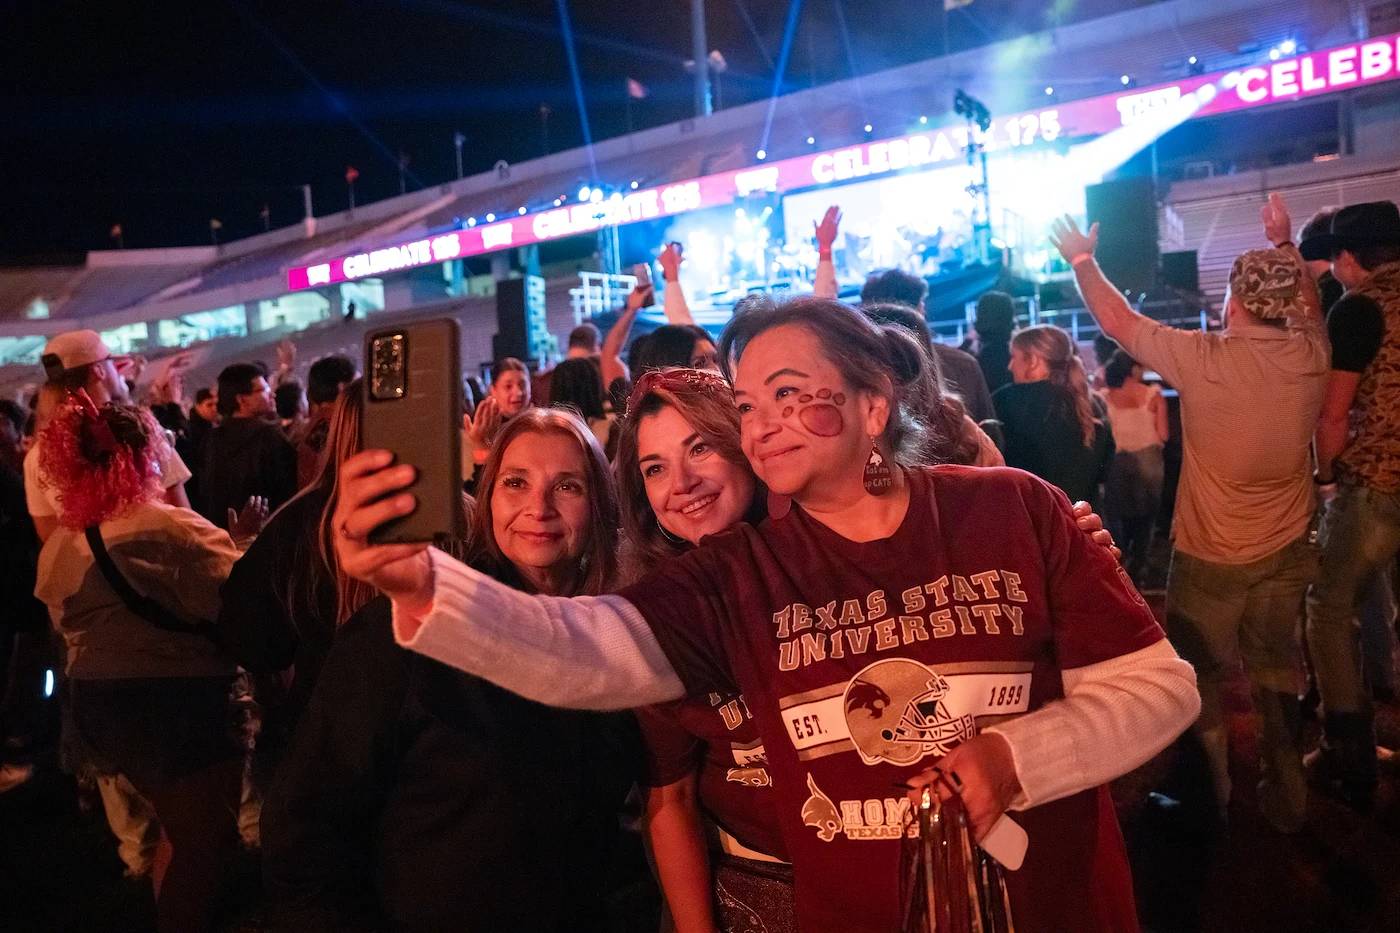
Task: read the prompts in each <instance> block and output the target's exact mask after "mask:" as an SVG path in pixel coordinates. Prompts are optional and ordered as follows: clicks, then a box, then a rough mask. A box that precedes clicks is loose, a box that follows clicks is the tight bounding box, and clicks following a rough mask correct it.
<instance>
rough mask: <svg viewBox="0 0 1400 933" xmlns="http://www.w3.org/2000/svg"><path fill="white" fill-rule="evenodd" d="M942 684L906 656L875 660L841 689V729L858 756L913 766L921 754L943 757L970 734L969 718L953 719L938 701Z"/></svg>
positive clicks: (941, 700)
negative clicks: (848, 735) (843, 720)
mask: <svg viewBox="0 0 1400 933" xmlns="http://www.w3.org/2000/svg"><path fill="white" fill-rule="evenodd" d="M947 693H948V681H946V680H944V679H943V677H942V676H940V675H939V674H938V673H937V672H936V671H933V670H930V669H929V668H927V667H925V666H924V665H922V664H920V663H919V662H918V661H911V660H909V659H908V658H888V659H886V660H884V661H876V662H875V663H874V664H871V665H870V666H869V667H867V668H865V669H864V670H863V671H861V672H860V673H859V674H857V675H856V676H855V677H853V678H852V679H851V682H850V683H849V684H847V685H846V693H845V696H844V697H843V706H844V708H845V710H846V726H847V728H848V729H849V730H850V733H851V741H852V742H853V743H854V744H855V747H856V751H858V752H859V753H860V758H861V760H862V761H864V762H865V763H866V764H868V765H874V764H879V763H880V762H882V761H886V762H889V763H890V764H894V765H908V764H913V763H914V762H916V761H918V760H919V759H920V758H923V757H924V756H926V755H940V756H941V755H946V754H947V753H948V752H949V751H950V750H951V749H952V748H953V747H954V746H956V745H958V744H959V743H961V742H963V741H964V740H965V739H969V738H971V737H972V736H973V735H975V734H976V725H975V724H974V723H973V720H972V717H971V716H970V715H966V714H964V715H962V716H954V715H952V714H951V713H950V712H948V706H947V704H946V703H945V702H944V698H945V697H946V696H947Z"/></svg>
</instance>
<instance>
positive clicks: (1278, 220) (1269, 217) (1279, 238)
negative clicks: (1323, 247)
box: [1259, 191, 1324, 328]
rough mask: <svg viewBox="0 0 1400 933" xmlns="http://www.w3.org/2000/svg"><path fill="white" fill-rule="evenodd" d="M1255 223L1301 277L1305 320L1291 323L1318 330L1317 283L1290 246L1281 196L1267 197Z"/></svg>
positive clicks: (1321, 315)
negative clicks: (1258, 222)
mask: <svg viewBox="0 0 1400 933" xmlns="http://www.w3.org/2000/svg"><path fill="white" fill-rule="evenodd" d="M1259 219H1260V220H1261V221H1263V223H1264V236H1266V237H1267V238H1268V240H1269V242H1270V243H1271V244H1273V246H1274V248H1275V249H1279V250H1282V251H1283V252H1284V253H1286V254H1288V258H1289V259H1291V260H1293V263H1294V265H1296V266H1297V267H1298V269H1299V271H1300V272H1301V273H1302V275H1301V276H1300V277H1299V282H1300V283H1301V285H1302V290H1303V306H1304V308H1305V311H1304V314H1305V318H1304V319H1303V320H1302V321H1295V322H1294V323H1295V324H1302V325H1306V326H1310V327H1316V328H1320V327H1322V324H1323V318H1324V311H1323V307H1322V293H1321V292H1319V291H1318V290H1317V281H1316V280H1315V279H1314V278H1313V276H1312V272H1311V271H1310V270H1309V269H1308V263H1307V260H1305V259H1303V254H1302V253H1301V252H1300V251H1299V250H1298V247H1297V246H1296V245H1295V244H1294V242H1293V233H1292V230H1293V225H1292V221H1291V220H1290V218H1289V216H1288V205H1287V204H1285V203H1284V200H1283V195H1281V194H1279V193H1278V192H1277V191H1275V192H1273V193H1272V194H1270V195H1269V199H1268V201H1266V202H1265V204H1264V206H1263V207H1261V208H1260V209H1259Z"/></svg>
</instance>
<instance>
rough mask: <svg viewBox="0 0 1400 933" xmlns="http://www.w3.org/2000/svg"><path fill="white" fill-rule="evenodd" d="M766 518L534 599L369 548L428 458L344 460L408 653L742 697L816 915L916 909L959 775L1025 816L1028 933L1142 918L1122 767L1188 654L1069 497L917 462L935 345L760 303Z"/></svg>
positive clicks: (756, 430) (475, 668) (985, 818)
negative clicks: (907, 866) (933, 796)
mask: <svg viewBox="0 0 1400 933" xmlns="http://www.w3.org/2000/svg"><path fill="white" fill-rule="evenodd" d="M719 350H720V356H721V359H723V360H725V361H728V363H729V367H730V371H731V372H732V373H733V375H734V390H735V400H736V410H737V412H738V414H739V418H740V431H741V447H742V450H743V452H744V455H745V457H746V459H747V460H748V461H749V464H750V466H751V467H752V468H753V470H754V473H755V475H756V477H757V478H758V479H759V480H760V481H762V483H763V484H764V485H765V486H766V487H767V489H768V492H769V496H768V507H769V517H768V518H767V519H766V520H764V521H763V522H761V523H760V524H759V525H758V526H757V527H752V526H748V525H740V526H738V527H737V528H735V529H732V530H730V531H728V532H726V533H724V534H721V535H717V536H712V537H711V538H707V539H706V540H704V541H703V542H702V543H701V545H700V546H699V547H697V548H695V549H693V550H691V551H689V552H687V553H685V554H683V555H681V556H679V557H677V558H675V559H673V560H670V561H667V562H665V563H663V564H661V565H659V566H657V567H655V568H654V569H652V571H651V572H650V574H649V575H648V576H647V577H646V578H645V579H643V580H642V581H640V582H638V583H636V584H633V585H632V586H629V587H627V588H626V589H624V590H623V591H622V592H621V593H620V594H618V595H616V596H603V597H599V598H596V599H591V600H579V599H562V600H561V599H549V598H545V597H538V596H526V595H522V594H519V593H517V592H514V591H511V590H509V589H508V588H506V587H502V586H499V585H497V584H495V583H494V582H493V581H491V580H490V579H489V578H486V577H484V576H483V575H480V574H475V573H473V572H472V571H470V570H469V569H467V568H466V567H464V566H463V565H461V564H459V563H457V562H455V561H453V560H452V559H450V558H449V557H447V556H446V555H444V554H442V553H441V552H438V551H431V550H429V549H426V548H424V547H422V546H415V545H396V546H384V547H377V546H369V545H368V544H367V542H366V535H367V534H368V532H369V531H370V530H371V529H372V528H374V527H375V526H376V525H378V524H379V523H381V522H383V521H385V520H386V519H388V518H390V517H393V516H395V515H401V514H404V513H405V512H407V511H411V510H412V509H413V508H414V502H413V500H412V497H411V496H405V495H404V494H402V493H401V492H400V490H402V488H403V487H404V485H405V484H406V483H407V482H408V481H409V479H410V477H411V473H412V471H411V468H402V467H400V468H393V469H385V467H387V466H388V463H389V462H390V459H391V456H390V455H389V454H388V453H387V452H367V453H366V454H363V455H361V456H360V457H358V458H356V459H355V460H353V461H351V462H348V463H347V464H346V466H345V467H344V469H343V475H344V477H345V482H346V493H345V495H344V496H343V497H342V500H341V503H342V508H341V509H340V511H339V516H338V519H337V522H338V523H337V528H338V529H339V533H340V543H339V547H340V548H341V554H342V556H341V560H342V565H343V566H345V567H346V568H347V570H348V571H349V572H351V573H355V574H360V575H362V576H363V578H364V579H366V580H368V581H370V582H372V583H373V584H374V585H376V586H378V587H379V588H380V589H382V590H384V591H385V592H386V593H388V594H389V595H390V596H391V597H392V599H393V601H394V613H395V634H396V636H397V637H398V638H399V640H400V641H401V642H402V643H403V644H405V645H407V646H408V647H410V648H412V649H414V650H416V651H420V652H423V653H425V654H428V655H429V656H432V657H436V658H438V659H440V660H443V661H444V662H446V663H448V664H451V665H453V666H456V667H459V668H462V669H464V670H468V671H471V672H475V673H478V674H480V675H481V676H486V677H488V678H490V679H492V680H494V681H496V682H498V683H500V684H501V685H502V686H505V687H507V688H509V689H511V690H515V691H518V692H521V693H523V694H525V695H527V696H530V697H532V698H534V699H537V700H540V701H541V702H546V703H551V704H556V705H564V706H574V707H582V708H618V707H628V706H642V705H648V704H655V703H660V702H668V701H672V700H676V699H679V698H682V697H692V698H704V697H706V696H707V695H708V694H709V693H711V692H715V693H721V694H725V693H732V692H742V694H743V696H744V697H745V700H746V702H747V708H748V711H749V712H750V713H751V714H752V716H753V721H754V723H755V724H756V725H757V727H758V730H759V735H760V737H761V738H762V740H763V745H764V749H765V757H766V768H767V770H768V772H769V774H770V775H771V777H772V781H773V791H774V795H775V802H774V806H773V812H774V813H775V816H776V819H777V821H778V824H779V828H780V830H781V832H782V836H783V841H784V844H785V846H786V849H787V854H788V855H789V857H790V858H791V860H792V863H793V868H794V872H795V875H796V885H797V898H796V901H797V908H796V910H797V919H798V924H799V926H800V927H801V928H803V929H807V930H829V929H842V930H854V931H871V933H874V931H889V930H893V929H896V928H897V927H898V926H899V922H900V911H901V907H902V905H901V899H900V878H899V877H898V876H899V871H898V869H899V864H900V858H901V839H902V838H903V836H904V834H905V832H906V829H907V825H908V820H909V815H910V811H909V804H908V802H907V800H906V798H904V797H902V796H901V793H902V792H901V791H897V790H895V789H894V786H895V785H903V784H908V783H913V785H914V786H916V787H921V786H922V785H924V784H928V783H931V782H933V778H934V775H933V773H932V772H931V771H929V770H928V769H929V768H930V767H931V766H934V765H936V766H937V767H938V768H940V769H941V772H942V774H943V775H945V778H944V779H943V780H940V781H938V782H937V783H936V789H937V792H938V793H939V794H940V795H943V794H947V793H950V791H949V790H948V789H947V788H948V787H949V786H953V787H956V788H957V789H958V791H959V792H960V796H961V797H962V801H963V804H964V806H965V807H966V809H967V812H968V815H969V818H970V820H971V823H972V825H973V828H974V831H975V833H976V835H977V837H978V838H979V839H980V838H982V837H983V836H984V835H985V834H986V833H987V832H988V831H989V830H990V829H991V827H992V826H993V824H994V823H996V822H997V821H998V819H999V818H1000V817H1001V816H1002V815H1003V813H1004V812H1005V811H1007V810H1012V811H1014V812H1015V818H1016V821H1017V822H1019V823H1020V824H1021V825H1022V826H1023V827H1024V828H1025V830H1026V832H1027V833H1028V834H1029V848H1028V851H1027V853H1026V857H1025V862H1024V864H1023V865H1022V867H1021V869H1020V870H1019V871H1016V872H1012V873H1010V874H1009V875H1008V877H1007V884H1008V887H1009V889H1010V896H1011V905H1012V912H1013V915H1014V916H1015V919H1016V924H1017V927H1018V928H1019V929H1023V930H1064V929H1075V930H1105V931H1106V930H1125V929H1134V928H1135V927H1136V916H1135V910H1134V906H1133V901H1132V892H1131V880H1130V877H1129V873H1128V867H1127V861H1126V857H1125V854H1124V851H1123V844H1122V838H1121V835H1120V834H1119V832H1118V827H1117V823H1116V820H1115V818H1114V815H1113V809H1112V805H1111V801H1110V800H1109V797H1108V793H1107V789H1106V786H1105V784H1106V782H1107V781H1108V780H1110V779H1112V778H1113V777H1116V776H1118V775H1120V774H1122V773H1124V772H1126V771H1128V770H1131V769H1132V768H1134V767H1136V766H1138V765H1139V764H1141V763H1142V762H1143V761H1145V760H1146V759H1147V758H1148V757H1150V756H1151V755H1153V754H1155V753H1156V752H1158V751H1160V750H1161V749H1162V748H1163V747H1165V746H1166V745H1167V744H1168V743H1169V742H1170V741H1171V740H1172V739H1173V738H1175V736H1176V735H1177V734H1179V733H1180V732H1181V730H1182V729H1184V728H1185V727H1186V725H1187V724H1188V723H1189V722H1191V720H1192V719H1194V717H1195V715H1196V713H1197V711H1198V708H1199V697H1198V696H1197V694H1196V691H1195V684H1194V674H1193V672H1192V671H1191V669H1190V667H1189V666H1188V665H1186V664H1185V663H1184V662H1182V661H1181V660H1180V659H1179V658H1178V657H1177V656H1176V653H1175V651H1173V650H1172V648H1171V646H1170V645H1169V644H1167V643H1166V641H1165V640H1164V639H1163V636H1162V632H1161V630H1160V628H1159V627H1158V626H1157V624H1156V622H1155V621H1154V620H1153V618H1152V616H1151V613H1150V612H1149V611H1148V610H1147V607H1146V605H1145V604H1144V603H1143V601H1142V599H1141V597H1140V596H1139V595H1138V594H1137V592H1136V590H1134V589H1133V588H1132V587H1131V584H1129V583H1128V582H1127V581H1126V579H1125V577H1124V575H1123V574H1122V572H1121V570H1120V568H1118V566H1117V565H1116V563H1115V562H1114V561H1113V560H1112V558H1111V556H1110V555H1108V554H1106V553H1105V552H1104V550H1103V549H1101V548H1099V547H1097V546H1095V545H1093V544H1092V543H1090V542H1089V541H1088V539H1087V538H1086V537H1085V536H1084V535H1083V534H1081V533H1080V532H1079V531H1078V530H1077V529H1076V528H1075V525H1074V518H1073V515H1072V514H1071V511H1070V506H1069V502H1068V501H1067V500H1066V499H1065V498H1064V496H1063V495H1062V494H1060V493H1058V492H1056V491H1055V490H1054V489H1053V488H1051V487H1049V486H1048V485H1047V484H1045V483H1043V482H1041V481H1039V480H1037V479H1035V478H1033V477H1031V476H1029V475H1028V474H1024V473H1021V472H1019V471H1014V470H1007V469H974V468H963V467H956V466H939V467H931V468H927V467H919V466H917V465H915V464H916V462H917V461H916V457H915V454H914V453H913V452H915V451H917V450H918V449H919V447H920V446H921V441H920V437H919V434H920V426H919V425H918V424H917V422H916V421H914V420H913V419H911V417H910V415H909V409H908V406H907V393H908V392H909V389H910V387H911V386H913V385H916V384H917V381H918V378H919V368H920V363H921V360H922V357H921V355H920V353H919V351H918V349H917V346H916V345H914V344H913V343H912V342H911V341H910V340H909V338H907V337H904V336H902V335H899V334H894V333H891V332H887V331H881V330H879V329H878V328H876V327H875V326H874V325H872V324H870V323H869V322H868V321H866V320H865V319H863V318H862V317H861V316H860V315H858V314H857V313H856V312H854V311H853V310H852V309H850V308H848V307H846V306H845V305H842V304H840V303H837V302H834V301H830V300H824V299H803V300H798V301H794V302H791V303H789V304H786V305H783V306H778V307H774V306H767V307H754V308H750V309H748V310H746V311H745V312H744V313H742V314H740V315H738V316H736V317H735V319H734V320H733V321H732V322H731V323H730V325H729V327H728V328H727V329H726V332H725V334H724V336H723V338H722V339H721V343H720V347H719Z"/></svg>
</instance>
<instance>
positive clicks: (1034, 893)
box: [623, 467, 1163, 933]
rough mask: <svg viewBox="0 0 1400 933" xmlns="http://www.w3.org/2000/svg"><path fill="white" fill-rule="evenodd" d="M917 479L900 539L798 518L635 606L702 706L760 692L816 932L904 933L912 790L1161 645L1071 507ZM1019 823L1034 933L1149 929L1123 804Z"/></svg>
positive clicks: (1017, 483) (1142, 608)
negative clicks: (972, 746) (1134, 877)
mask: <svg viewBox="0 0 1400 933" xmlns="http://www.w3.org/2000/svg"><path fill="white" fill-rule="evenodd" d="M907 475H908V478H909V482H910V488H911V500H910V505H909V511H908V514H907V515H906V516H905V519H904V521H903V523H902V524H901V525H900V527H899V528H898V530H896V531H895V533H894V534H893V535H892V536H891V537H890V538H887V539H884V540H880V541H872V542H866V543H856V542H852V541H848V540H846V539H844V538H842V537H840V536H838V535H836V534H835V533H833V532H832V531H830V530H829V529H827V528H826V527H825V526H823V525H821V524H820V523H819V522H817V521H815V520H813V519H812V518H811V517H810V516H808V515H807V514H805V513H804V512H803V511H802V509H800V508H793V510H792V511H791V512H790V513H789V514H788V515H787V516H786V517H784V518H782V519H778V520H773V519H769V520H768V521H765V522H764V523H763V524H762V525H760V526H759V527H757V528H751V527H748V526H742V527H741V528H739V529H737V530H735V531H733V532H730V533H727V534H724V535H720V536H717V537H713V538H709V539H706V541H705V542H703V543H702V545H701V547H699V548H697V549H696V550H694V551H692V552H690V553H688V554H685V555H683V556H681V557H680V558H678V559H676V560H674V561H670V562H668V563H667V564H666V565H665V566H663V567H661V568H659V569H658V570H657V571H656V572H655V573H654V574H653V575H651V576H650V577H648V578H647V579H646V580H643V581H642V582H640V583H638V584H637V585H635V586H633V587H631V588H629V589H628V590H626V591H625V592H624V593H623V595H624V596H625V597H626V598H627V599H628V600H630V601H631V602H633V603H634V604H635V605H636V606H637V607H638V609H639V610H640V611H641V612H642V615H643V616H644V617H645V618H646V619H647V621H648V623H649V624H650V625H651V627H652V628H653V630H654V631H655V633H656V636H657V638H658V640H659V641H660V643H661V645H662V647H663V648H664V649H665V651H666V653H667V656H668V657H669V659H670V661H671V663H672V665H673V666H674V667H675V668H676V671H677V673H678V674H679V675H680V676H681V678H682V680H683V681H684V682H685V684H686V687H687V690H688V691H689V693H690V695H691V696H692V697H694V698H701V697H705V696H708V695H709V694H710V693H712V692H715V693H720V694H722V695H727V694H732V693H735V692H742V694H743V695H744V697H745V698H746V700H747V707H748V711H749V712H751V713H752V715H753V719H754V722H755V723H756V724H757V726H758V729H759V733H760V735H761V738H762V741H763V747H764V749H765V753H766V758H767V766H768V770H769V772H770V774H771V777H772V781H773V794H774V804H775V806H776V808H777V818H778V822H779V827H780V829H781V832H782V835H783V838H784V840H785V842H786V849H787V854H788V856H789V857H790V858H791V860H792V863H793V867H794V871H795V876H796V897H797V904H798V921H799V924H800V926H801V928H802V929H803V930H804V931H805V933H818V931H871V933H892V931H895V930H898V928H899V917H900V910H901V907H902V904H901V895H900V890H899V888H900V883H899V865H900V857H901V849H902V848H903V846H904V838H903V837H904V836H905V834H906V832H907V827H908V825H909V819H908V817H909V804H908V802H907V800H906V799H905V796H904V793H903V791H901V790H900V789H899V788H898V786H897V785H899V784H901V783H903V782H905V781H906V780H908V778H909V777H911V776H912V775H914V774H916V773H918V772H920V771H922V770H924V769H925V768H927V767H929V766H930V765H932V764H934V763H935V762H936V761H937V760H938V759H939V758H940V757H941V756H942V755H944V754H946V753H947V752H948V751H949V750H950V749H952V748H954V747H956V746H957V745H958V743H960V742H962V741H964V740H965V739H967V738H970V737H971V736H973V735H975V734H976V733H977V730H978V729H979V728H982V727H986V726H989V725H993V724H995V723H997V722H1001V721H1004V720H1006V719H1008V718H1010V717H1015V716H1019V715H1023V714H1025V713H1027V712H1030V711H1033V710H1035V709H1037V708H1038V707H1040V706H1041V705H1043V704H1045V703H1047V702H1050V701H1052V700H1055V699H1057V698H1059V697H1061V696H1062V695H1063V694H1062V681H1061V671H1063V670H1066V669H1073V668H1079V667H1084V666H1086V665H1090V664H1096V663H1099V662H1102V661H1106V660H1109V659H1110V658H1114V657H1118V656H1120V655H1123V654H1128V653H1130V652H1133V651H1138V650H1140V649H1142V648H1146V647H1148V646H1150V645H1152V644H1154V643H1155V642H1157V641H1158V640H1160V639H1161V638H1162V637H1163V636H1162V631H1161V629H1160V628H1159V627H1158V626H1157V623H1156V622H1155V620H1154V619H1153V617H1152V614H1151V613H1150V612H1149V611H1148V609H1147V606H1146V604H1145V603H1144V602H1143V600H1142V597H1141V596H1139V595H1138V593H1137V591H1136V590H1135V589H1133V587H1132V585H1131V584H1130V583H1129V582H1128V580H1127V577H1126V575H1125V574H1123V573H1122V572H1121V570H1120V569H1119V567H1118V565H1117V563H1116V562H1115V561H1114V560H1113V558H1112V556H1111V555H1110V554H1109V553H1108V552H1107V550H1105V549H1104V548H1102V547H1100V546H1099V545H1096V544H1094V543H1093V542H1092V541H1091V540H1090V539H1089V537H1088V536H1087V535H1085V534H1084V533H1083V532H1081V531H1079V529H1078V528H1077V527H1076V526H1075V524H1074V518H1073V515H1072V513H1071V511H1070V506H1069V502H1068V500H1067V499H1065V497H1064V495H1063V494H1062V493H1060V492H1058V491H1057V490H1054V489H1053V488H1052V487H1050V486H1049V485H1047V484H1045V483H1044V482H1042V481H1040V480H1038V479H1036V478H1035V477H1032V476H1031V475H1029V474H1027V473H1022V472H1020V471H1018V470H1009V469H978V468H964V467H935V468H931V469H927V470H923V471H915V472H910V473H909V474H907ZM1013 817H1014V818H1015V819H1016V820H1017V822H1019V823H1020V824H1021V825H1022V826H1023V827H1025V829H1026V831H1027V833H1028V834H1029V836H1030V846H1029V849H1028V851H1027V854H1026V861H1025V863H1024V865H1023V866H1022V868H1021V869H1020V870H1019V871H1016V872H1008V873H1007V884H1008V887H1009V888H1010V891H1011V897H1012V910H1013V912H1014V916H1015V921H1016V926H1017V929H1019V930H1045V931H1064V930H1074V931H1095V930H1104V931H1108V930H1114V931H1118V930H1134V929H1136V928H1137V920H1136V916H1135V910H1134V905H1133V899H1132V884H1131V878H1130V876H1129V872H1128V867H1127V859H1126V856H1125V853H1124V849H1123V841H1122V836H1121V834H1120V833H1119V830H1118V824H1117V821H1116V819H1115V817H1114V814H1113V808H1112V805H1111V802H1110V800H1109V797H1108V792H1107V789H1106V788H1103V787H1099V788H1091V789H1089V790H1085V791H1082V792H1080V793H1078V794H1075V795H1072V796H1070V797H1067V798H1065V799H1063V800H1058V801H1055V802H1053V803H1049V804H1045V805H1042V806H1039V807H1035V808H1033V809H1031V810H1027V811H1024V812H1020V813H1015V814H1013Z"/></svg>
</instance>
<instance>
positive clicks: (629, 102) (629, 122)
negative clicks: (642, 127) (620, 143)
mask: <svg viewBox="0 0 1400 933" xmlns="http://www.w3.org/2000/svg"><path fill="white" fill-rule="evenodd" d="M627 134H628V135H629V136H630V135H631V134H632V89H631V88H628V89H627Z"/></svg>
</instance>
